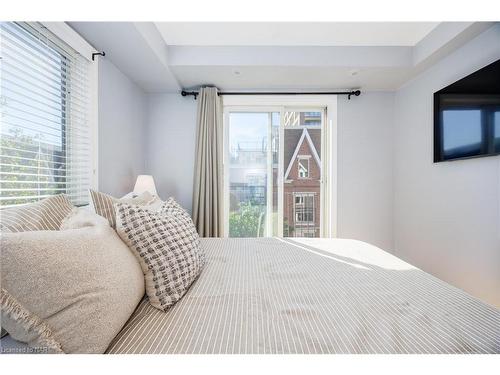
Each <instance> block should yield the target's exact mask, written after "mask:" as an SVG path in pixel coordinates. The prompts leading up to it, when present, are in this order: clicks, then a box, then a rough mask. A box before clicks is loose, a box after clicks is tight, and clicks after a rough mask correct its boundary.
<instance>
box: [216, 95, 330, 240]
mask: <svg viewBox="0 0 500 375" xmlns="http://www.w3.org/2000/svg"><path fill="white" fill-rule="evenodd" d="M337 99H338V97H337V95H294V96H289V95H234V96H232V95H231V96H222V105H223V112H224V117H223V129H224V176H227V170H228V162H229V161H228V160H226V155H227V150H226V147H227V141H228V131H227V129H228V124H229V113H230V112H233V111H234V112H262V111H264V112H270V111H272V112H276V111H277V112H280V113H281V117H282V116H283V113H284V109H285V108H286V109H287V111H291V110H292V111H303V110H309V109H311V108H314V109H315V110H316V109H319V108H324V111H323V137H322V145H321V149H322V157H321V170H322V173H321V202H320V205H321V207H322V209H321V212H320V223H321V224H320V237H324V238H336V237H338V214H339V212H338V156H337V148H338V134H337V133H338V114H337V101H338V100H337ZM280 128H281V130H280V149H281V148H282V147H283V144H282V142H283V134H281V132H282V129H283V128H282V127H280ZM280 162H281V163H282V160H280ZM282 172H283V171H280V174H279V176H278V178H279V180H278V182H279V183H280V184H283V182H284V181H283V173H282ZM228 191H229V182H228V181H227V179H224V220H223V222H224V225H223V226H224V227H223V233H224V237H228V235H229V228H227V225H226V224H227V223H228V218H229V197H228V194H227V192H228ZM282 204H283V197H279V201H278V205H282ZM278 228H279V230H281V231H280V232H279V235H282V228H283V222H282V220H281V221H280V222H279V224H278Z"/></svg>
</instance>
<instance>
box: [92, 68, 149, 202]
mask: <svg viewBox="0 0 500 375" xmlns="http://www.w3.org/2000/svg"><path fill="white" fill-rule="evenodd" d="M145 104H146V103H145V95H144V93H143V91H142V90H141V89H140V88H139V87H138V86H137V85H135V84H134V83H133V82H132V81H130V79H129V78H127V76H125V75H124V74H123V73H122V72H120V71H119V70H118V69H117V68H116V67H115V66H114V65H113V64H112V63H111V62H110V61H109V60H106V58H101V59H100V60H99V104H98V105H99V190H100V191H103V192H105V193H109V194H111V195H113V196H122V195H124V194H126V193H128V192H130V191H131V190H132V189H133V187H134V183H135V179H136V177H137V175H138V174H141V173H144V169H145V152H144V149H145V147H144V146H145Z"/></svg>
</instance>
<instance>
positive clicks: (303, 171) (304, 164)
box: [298, 156, 309, 178]
mask: <svg viewBox="0 0 500 375" xmlns="http://www.w3.org/2000/svg"><path fill="white" fill-rule="evenodd" d="M298 168H299V178H309V158H306V157H301V156H299V158H298Z"/></svg>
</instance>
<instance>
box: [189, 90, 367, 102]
mask: <svg viewBox="0 0 500 375" xmlns="http://www.w3.org/2000/svg"><path fill="white" fill-rule="evenodd" d="M198 94H199V92H198V91H185V90H182V91H181V95H182V96H188V95H192V96H194V98H195V99H196V97H197V96H198ZM217 95H347V99H349V100H351V96H353V95H354V96H359V95H361V91H360V90H351V91H329V92H325V91H318V92H290V91H274V92H271V91H260V92H255V91H253V92H244V91H229V92H222V91H219V92H218V93H217Z"/></svg>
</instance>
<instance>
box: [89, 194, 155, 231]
mask: <svg viewBox="0 0 500 375" xmlns="http://www.w3.org/2000/svg"><path fill="white" fill-rule="evenodd" d="M89 192H90V198H91V200H92V206H93V208H94V211H95V213H96V214H98V215H101V216H102V217H104V218H106V219H108V221H109V225H111V227H112V228H115V227H116V221H115V207H114V204H115V203H129V204H134V205H137V206H146V205H148V204H152V203H154V202H155V201H156V200H157V199H158V198H156V197H154V196H153V195H151V194H150V193H148V192H144V193H142V194H141V195H139V196H137V197H132V198H125V197H124V198H115V197H112V196H111V195H109V194H105V193H101V192H99V191H94V190H92V189H90V190H89Z"/></svg>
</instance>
